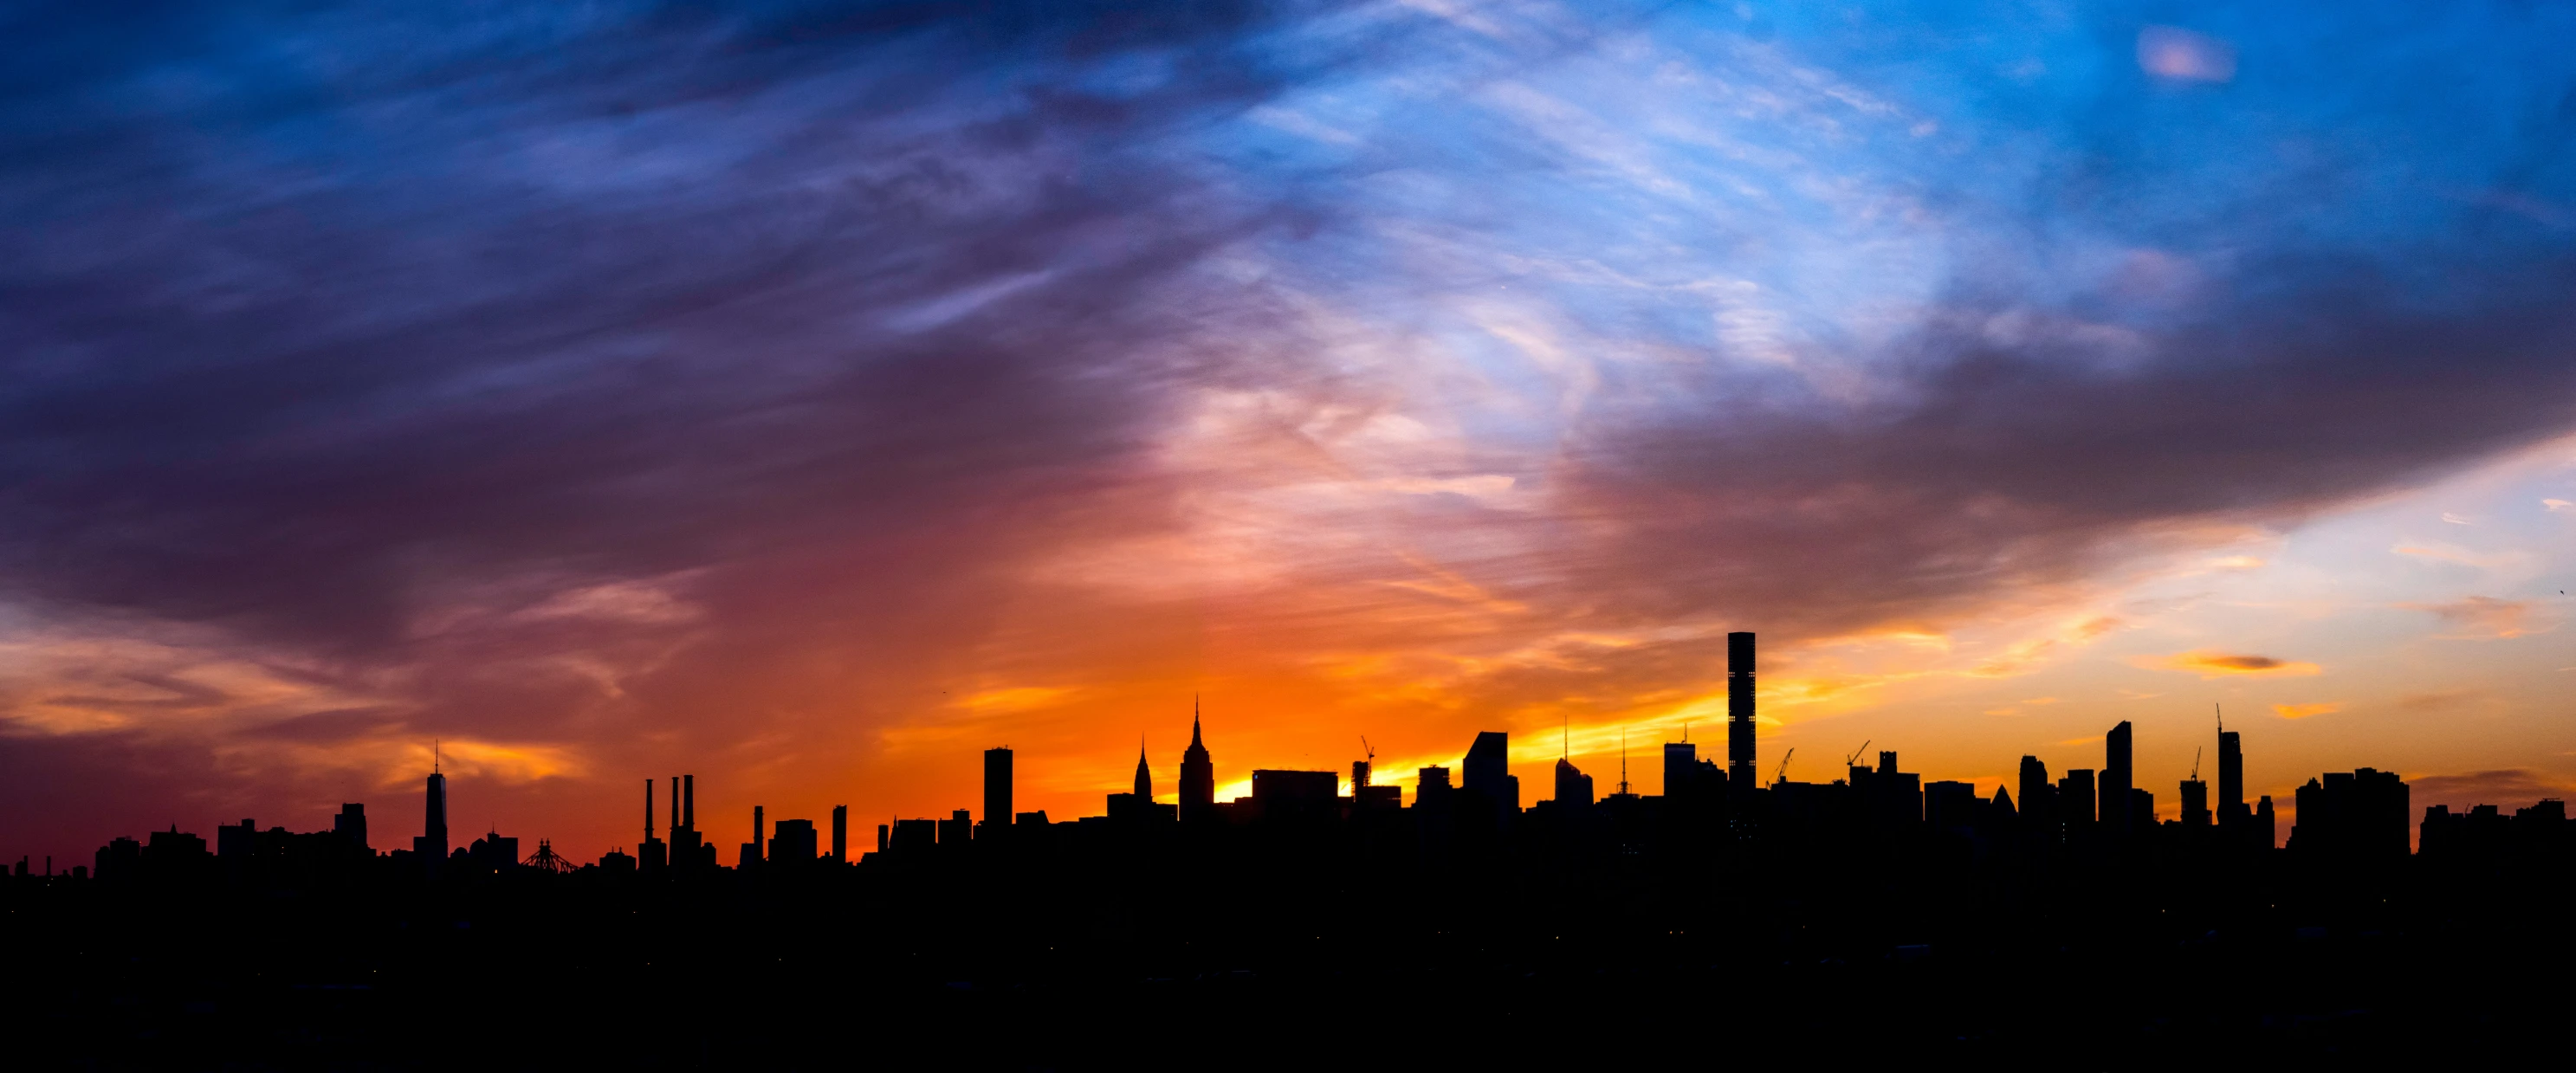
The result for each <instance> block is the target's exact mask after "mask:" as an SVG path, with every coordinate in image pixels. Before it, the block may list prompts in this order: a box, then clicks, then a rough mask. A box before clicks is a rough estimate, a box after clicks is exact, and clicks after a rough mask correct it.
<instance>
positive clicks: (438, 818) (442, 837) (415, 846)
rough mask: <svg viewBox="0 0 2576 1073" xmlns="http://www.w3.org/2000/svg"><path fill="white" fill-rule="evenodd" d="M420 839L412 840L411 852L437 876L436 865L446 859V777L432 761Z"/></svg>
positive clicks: (430, 872)
mask: <svg viewBox="0 0 2576 1073" xmlns="http://www.w3.org/2000/svg"><path fill="white" fill-rule="evenodd" d="M423 812H424V813H425V815H424V816H423V818H422V820H421V825H420V837H419V838H416V839H413V840H412V845H411V851H412V852H413V853H415V854H418V855H419V857H420V859H421V863H422V865H423V866H424V867H425V868H427V869H428V871H429V874H431V875H436V874H438V864H439V862H441V861H444V860H446V859H447V776H446V775H444V774H441V773H440V772H439V770H438V765H437V763H436V762H435V761H432V763H431V765H430V770H429V791H428V796H427V800H426V801H425V802H424V808H423Z"/></svg>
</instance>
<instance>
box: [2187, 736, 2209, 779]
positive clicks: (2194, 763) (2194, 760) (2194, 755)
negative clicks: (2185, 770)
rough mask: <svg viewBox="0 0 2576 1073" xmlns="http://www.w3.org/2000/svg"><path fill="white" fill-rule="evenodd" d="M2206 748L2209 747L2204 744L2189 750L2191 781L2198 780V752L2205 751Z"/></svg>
mask: <svg viewBox="0 0 2576 1073" xmlns="http://www.w3.org/2000/svg"><path fill="white" fill-rule="evenodd" d="M2208 749H2209V747H2208V746H2205V745H2204V746H2202V747H2200V748H2198V749H2194V750H2192V751H2191V781H2193V782H2199V781H2200V754H2201V753H2203V752H2207V751H2208Z"/></svg>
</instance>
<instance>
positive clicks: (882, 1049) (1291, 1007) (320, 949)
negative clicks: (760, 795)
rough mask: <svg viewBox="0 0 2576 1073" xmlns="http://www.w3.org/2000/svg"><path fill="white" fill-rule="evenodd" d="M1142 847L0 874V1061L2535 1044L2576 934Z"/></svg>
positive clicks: (1739, 859)
mask: <svg viewBox="0 0 2576 1073" xmlns="http://www.w3.org/2000/svg"><path fill="white" fill-rule="evenodd" d="M1174 837H1177V838H1179V839H1180V840H1181V843H1182V844H1178V845H1174V844H1171V843H1170V841H1169V840H1168V839H1170V838H1174ZM1166 838H1167V840H1166V841H1165V842H1164V843H1162V844H1158V845H1156V846H1154V847H1151V850H1150V852H1146V851H1142V850H1139V851H1137V852H1125V851H1122V850H1121V849H1119V848H1118V847H1108V848H1106V849H1105V850H1101V851H1097V852H1092V853H1088V854H1086V855H1084V856H1082V857H1080V858H1078V859H1066V858H1062V857H1056V856H1045V855H1030V854H1021V855H1016V856H1013V855H1006V854H999V853H996V854H991V855H982V856H976V857H972V858H965V857H961V858H956V859H951V860H947V861H944V862H937V863H935V864H934V863H930V862H924V863H922V864H920V865H917V866H904V867H897V866H870V867H861V868H838V867H833V868H821V867H818V868H814V869H809V870H804V871H799V872H795V873H787V872H783V871H782V872H772V873H768V874H762V873H743V872H735V871H731V870H719V871H714V872H709V873H705V874H700V875H695V876H663V877H642V876H636V875H631V874H630V875H622V876H619V875H606V874H599V873H596V872H591V873H582V874H573V875H548V874H539V873H523V874H516V875H511V874H496V875H485V876H479V877H471V878H469V879H450V880H449V881H446V882H442V883H435V884H426V883H420V882H400V883H397V882H387V881H383V880H381V879H378V880H370V881H366V882H353V883H347V884H340V885H330V884H314V885H308V886H307V887H305V888H304V889H296V888H289V887H267V888H265V889H262V888H261V885H258V884H249V885H244V884H239V883H233V884H224V883H208V884H203V885H200V886H197V887H195V888H190V889H178V888H173V887H168V886H161V887H150V886H140V885H128V886H124V887H116V886H113V885H101V884H99V883H97V882H95V881H91V882H87V883H77V884H76V883H65V882H59V881H57V882H54V883H44V882H42V881H29V880H17V881H13V882H11V883H10V884H8V885H7V887H6V888H5V892H0V899H5V902H6V907H7V914H6V921H7V923H6V933H5V936H0V940H4V941H5V947H0V949H5V950H6V951H7V953H6V959H7V966H8V967H7V971H6V973H5V974H0V978H5V979H6V980H7V984H6V985H5V986H6V988H7V989H8V993H7V995H6V1001H7V1007H6V1008H7V1009H8V1010H9V1020H10V1023H11V1025H12V1028H11V1031H10V1032H9V1033H8V1037H7V1040H8V1042H7V1044H6V1049H7V1051H8V1053H11V1054H12V1055H13V1056H15V1057H16V1058H18V1059H20V1060H23V1061H27V1062H32V1063H34V1065H35V1066H37V1067H43V1068H72V1069H81V1068H95V1069H245V1070H248V1069H432V1068H456V1067H459V1066H468V1067H477V1068H500V1069H517V1068H537V1067H563V1066H580V1067H594V1066H601V1065H609V1064H615V1065H618V1066H622V1067H626V1068H635V1069H698V1068H715V1069H721V1068H753V1067H758V1068H780V1069H804V1068H843V1067H885V1068H961V1069H971V1068H994V1069H1085V1068H1099V1067H1113V1066H1122V1067H1133V1066H1144V1065H1155V1066H1174V1067H1178V1068H1218V1069H1233V1068H1254V1069H1269V1068H1313V1067H1321V1066H1344V1065H1385V1064H1393V1065H1398V1066H1404V1067H1435V1068H1447V1067H1463V1066H1479V1065H1481V1066H1495V1067H1504V1068H1530V1067H1545V1066H1555V1065H1583V1066H1617V1065H1627V1064H1635V1063H1670V1064H1679V1065H1686V1066H1693V1067H1716V1066H1724V1065H1729V1064H1732V1063H1738V1062H1742V1061H1746V1060H1761V1061H1774V1062H1781V1063H1794V1064H1802V1065H1816V1066H1825V1067H1848V1066H1861V1065H1869V1066H1888V1065H1916V1064H1936V1063H1937V1064H1941V1065H1956V1064H1961V1063H1965V1062H1978V1063H1993V1064H1996V1065H1998V1066H2009V1065H2014V1064H2034V1065H2044V1066H2045V1067H2047V1068H2053V1069H2150V1068H2158V1067H2171V1066H2176V1065H2183V1064H2215V1065H2219V1066H2223V1067H2242V1066H2252V1065H2256V1064H2262V1065H2272V1066H2278V1067H2282V1068H2290V1067H2305V1066H2315V1065H2319V1064H2322V1063H2333V1064H2335V1065H2337V1066H2342V1067H2347V1068H2349V1067H2361V1068H2377V1067H2387V1066H2400V1065H2421V1066H2427V1067H2450V1068H2472V1067H2479V1066H2491V1065H2497V1064H2502V1063H2503V1062H2504V1061H2506V1060H2508V1059H2520V1058H2521V1057H2522V1056H2523V1055H2525V1054H2540V1055H2561V1056H2563V1055H2564V1053H2565V1051H2564V1038H2565V1037H2564V1030H2563V1028H2562V1027H2561V1025H2562V1022H2563V1021H2564V1020H2565V1016H2566V1013H2567V1009H2566V1006H2567V1003H2566V998H2565V995H2566V991H2565V984H2564V980H2565V979H2566V968H2565V967H2566V966H2567V965H2568V964H2569V961H2568V959H2567V955H2568V954H2569V953H2570V952H2571V951H2576V944H2571V942H2570V938H2571V935H2570V930H2569V926H2568V924H2567V914H2566V912H2565V905H2564V899H2565V892H2566V891H2567V887H2566V885H2565V882H2564V880H2565V878H2566V877H2565V876H2564V874H2563V870H2562V869H2559V868H2557V867H2555V866H2554V865H2548V866H2543V865H2536V864H2528V863H2526V864H2521V865H2514V866H2503V865H2498V866H2492V867H2480V868H2465V867H2446V868H2443V869H2439V870H2435V869H2431V868H2427V867H2425V866H2424V862H2423V861H2422V860H2421V859H2420V858H2415V859H2407V860H2403V861H2401V862H2399V863H2397V864H2395V865H2389V866H2382V867H2367V868H2365V867H2357V866H2343V865H2337V866H2327V865H2324V864H2316V865H2307V864H2302V863H2301V862H2299V861H2297V860H2296V859H2294V858H2291V857H2288V856H2287V855H2283V854H2279V853H2269V854H2261V855H2257V856H2254V857H2249V858H2242V859H2225V860H2203V861H2195V862H2191V863H2190V866H2189V867H2179V866H2177V865H2178V862H2174V861H2169V860H2161V859H2126V858H2121V857H2117V856H2100V857H2094V858H2088V859H2067V860H2057V861H2052V862H2049V863H2048V864H2046V865H2045V866H2044V867H2043V866H2036V865H2029V864H2026V863H2023V864H2016V863H2013V862H2009V861H1995V860H1977V859H1973V858H1972V857H1971V856H1970V855H1968V854H1965V853H1961V852H1952V851H1950V850H1948V849H1945V848H1944V847H1941V846H1938V845H1928V844H1927V845H1920V846H1910V847H1906V848H1902V849H1891V850H1889V851H1888V852H1886V853H1883V854H1879V855H1875V856H1872V855H1868V854H1851V853H1836V854H1833V855H1830V856H1828V855H1823V854H1805V855H1800V854H1784V853H1772V852H1765V851H1763V850H1761V849H1760V848H1759V847H1758V846H1755V847H1732V848H1725V849H1722V850H1721V851H1719V852H1714V853H1694V854H1690V855H1687V856H1681V855H1669V854H1668V855H1654V854H1647V855H1636V854H1625V853H1618V852H1613V853H1610V854H1608V855H1591V856H1585V857H1582V858H1581V859H1564V858H1563V857H1562V856H1561V855H1558V856H1556V857H1551V856H1550V855H1549V854H1547V853H1546V852H1544V851H1543V849H1541V850H1530V849H1527V848H1524V849H1523V850H1522V851H1520V852H1517V853H1515V854H1508V855H1505V854H1495V855H1488V856H1482V857H1480V856H1477V855H1473V854H1464V855H1453V856H1452V857H1450V858H1449V859H1445V860H1437V861H1428V862H1426V861H1424V860H1421V859H1418V858H1413V857H1407V858H1406V859H1405V863H1404V864H1403V866H1402V867H1399V868H1391V869H1380V868H1377V867H1375V866H1374V865H1375V864H1377V863H1382V862H1377V861H1376V860H1375V859H1374V858H1373V857H1372V855H1371V853H1370V852H1369V851H1368V848H1367V846H1366V845H1364V844H1361V843H1356V842H1353V841H1351V840H1349V839H1346V838H1342V837H1340V836H1333V837H1324V836H1320V835H1319V836H1317V837H1315V838H1312V839H1301V838H1300V837H1298V836H1296V835H1294V834H1293V833H1281V834H1279V835H1278V836H1277V837H1275V838H1272V839H1270V840H1268V841H1267V842H1265V843H1262V844H1259V845H1254V844H1250V843H1248V842H1247V841H1246V840H1245V839H1244V838H1242V837H1241V836H1235V837H1232V838H1231V839H1229V840H1225V841H1210V842H1208V843H1206V844H1202V845H1190V844H1187V836H1186V832H1183V833H1181V834H1179V835H1175V836H1166ZM1676 860H1687V861H1689V862H1690V863H1688V864H1687V865H1683V864H1676V863H1673V862H1674V861H1676ZM2553 1061H2554V1060H2553Z"/></svg>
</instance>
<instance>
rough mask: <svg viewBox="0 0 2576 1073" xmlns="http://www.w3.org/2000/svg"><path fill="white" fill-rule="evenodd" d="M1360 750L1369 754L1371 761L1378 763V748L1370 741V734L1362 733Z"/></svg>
mask: <svg viewBox="0 0 2576 1073" xmlns="http://www.w3.org/2000/svg"><path fill="white" fill-rule="evenodd" d="M1360 751H1361V752H1364V753H1367V754H1368V760H1369V762H1370V763H1372V764H1374V763H1376V761H1377V749H1376V748H1375V747H1373V746H1371V745H1370V744H1369V743H1368V735H1366V734H1362V735H1360Z"/></svg>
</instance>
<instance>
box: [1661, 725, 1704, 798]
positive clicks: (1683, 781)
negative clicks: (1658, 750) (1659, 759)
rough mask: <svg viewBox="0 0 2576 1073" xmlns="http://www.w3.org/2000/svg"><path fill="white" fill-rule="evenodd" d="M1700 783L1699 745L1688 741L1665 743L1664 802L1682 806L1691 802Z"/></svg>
mask: <svg viewBox="0 0 2576 1073" xmlns="http://www.w3.org/2000/svg"><path fill="white" fill-rule="evenodd" d="M1698 782H1699V744H1698V743H1697V742H1688V741H1668V742H1665V743H1664V801H1665V802H1666V803H1667V804H1675V805H1677V804H1680V803H1681V802H1683V801H1686V800H1689V799H1690V796H1691V791H1692V790H1693V789H1696V788H1697V784H1698Z"/></svg>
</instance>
